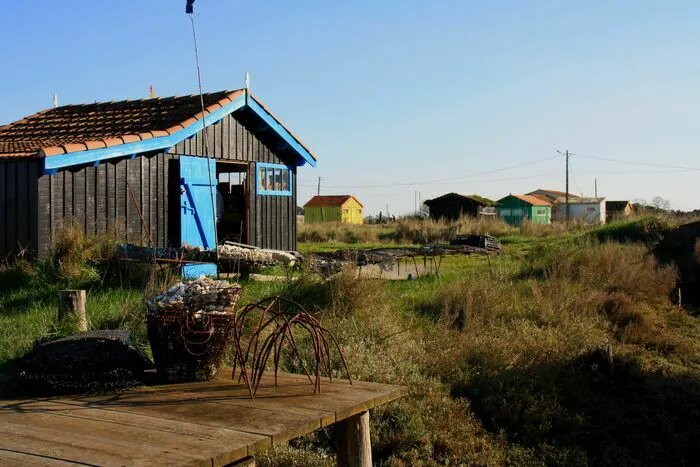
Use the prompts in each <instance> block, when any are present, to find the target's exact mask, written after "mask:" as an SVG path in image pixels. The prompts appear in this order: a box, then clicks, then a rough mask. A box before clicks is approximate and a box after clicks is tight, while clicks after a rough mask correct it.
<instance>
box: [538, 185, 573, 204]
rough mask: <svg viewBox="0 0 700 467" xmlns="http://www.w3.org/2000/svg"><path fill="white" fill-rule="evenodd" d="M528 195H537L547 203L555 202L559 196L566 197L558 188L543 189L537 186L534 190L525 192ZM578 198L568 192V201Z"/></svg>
mask: <svg viewBox="0 0 700 467" xmlns="http://www.w3.org/2000/svg"><path fill="white" fill-rule="evenodd" d="M527 195H528V196H537V197H538V198H540V199H543V200H545V201H547V202H548V203H552V204H554V203H556V202H557V200H558V199H559V198H566V192H565V191H559V190H545V189H544V188H538V189H536V190H535V191H531V192H530V193H527ZM576 198H580V196H576V195H575V194H573V193H569V201H571V200H572V199H576Z"/></svg>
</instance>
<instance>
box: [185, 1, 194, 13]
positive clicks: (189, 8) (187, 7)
mask: <svg viewBox="0 0 700 467" xmlns="http://www.w3.org/2000/svg"><path fill="white" fill-rule="evenodd" d="M185 13H187V14H188V15H191V14H192V13H194V0H187V5H185Z"/></svg>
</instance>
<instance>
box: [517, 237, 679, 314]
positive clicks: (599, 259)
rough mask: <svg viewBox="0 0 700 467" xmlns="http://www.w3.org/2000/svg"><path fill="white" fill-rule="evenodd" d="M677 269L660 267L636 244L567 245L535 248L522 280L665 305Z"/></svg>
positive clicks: (585, 243) (644, 249)
mask: <svg viewBox="0 0 700 467" xmlns="http://www.w3.org/2000/svg"><path fill="white" fill-rule="evenodd" d="M676 276H677V273H676V269H675V267H672V266H661V265H659V264H658V262H657V260H656V258H655V257H654V256H653V255H651V254H650V253H649V252H648V250H647V249H646V248H645V247H644V246H642V245H639V244H633V245H621V244H619V243H614V242H611V243H596V242H584V243H574V242H566V243H564V244H560V245H555V246H551V245H548V246H543V247H538V248H534V249H533V250H532V251H531V252H530V253H529V255H528V258H526V262H525V265H524V266H523V269H522V271H521V277H535V278H546V279H548V280H558V279H565V280H568V281H570V282H578V283H581V284H584V285H585V286H586V287H588V288H590V289H592V290H600V291H604V292H616V291H617V292H623V293H625V294H627V295H629V296H630V297H632V298H634V299H644V300H647V301H649V302H655V303H665V302H666V301H667V300H668V297H669V294H670V293H671V291H672V290H673V288H674V287H675V285H676Z"/></svg>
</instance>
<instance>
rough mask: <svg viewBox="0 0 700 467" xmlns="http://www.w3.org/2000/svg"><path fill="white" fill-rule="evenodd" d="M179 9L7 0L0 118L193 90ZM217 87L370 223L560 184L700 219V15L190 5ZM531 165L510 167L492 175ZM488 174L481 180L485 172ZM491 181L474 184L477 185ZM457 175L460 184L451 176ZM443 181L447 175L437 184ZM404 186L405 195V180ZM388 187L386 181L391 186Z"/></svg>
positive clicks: (533, 6)
mask: <svg viewBox="0 0 700 467" xmlns="http://www.w3.org/2000/svg"><path fill="white" fill-rule="evenodd" d="M184 3H185V1H184V0H182V1H180V0H174V1H173V0H169V1H163V0H139V1H136V0H134V1H110V2H103V1H99V2H98V1H94V0H93V1H86V0H82V1H77V0H76V1H62V2H57V1H48V0H45V1H39V0H37V1H26V2H18V1H17V2H9V1H8V2H3V5H2V15H3V21H2V23H3V27H2V28H0V41H1V42H2V44H3V47H2V48H0V102H1V105H0V124H2V123H8V122H10V121H13V120H16V119H18V118H21V117H22V116H24V115H28V114H31V113H33V112H36V111H38V110H40V109H43V108H46V107H49V106H50V105H51V101H52V96H53V94H54V93H58V95H59V100H60V103H61V104H68V103H82V102H91V101H101V100H118V99H126V98H141V97H147V96H148V86H149V84H153V86H154V88H155V91H156V93H157V94H158V95H159V96H167V95H177V94H180V95H181V94H192V93H195V92H196V89H197V86H196V74H195V69H194V56H193V48H192V38H191V32H190V24H189V19H188V18H187V16H186V15H185V14H184ZM195 10H196V12H197V14H198V17H197V27H198V35H199V46H200V55H201V63H202V72H203V81H204V87H205V90H206V91H215V90H220V89H233V88H238V87H242V86H243V77H244V74H245V72H246V71H250V73H251V87H252V89H253V92H255V93H256V94H257V95H258V96H259V97H260V98H261V99H262V100H263V101H264V102H265V103H266V104H267V105H268V106H269V107H270V108H271V109H272V110H273V111H274V112H275V113H276V114H277V115H279V116H280V117H281V118H282V120H283V121H284V122H285V123H286V124H287V125H288V126H289V127H290V128H291V129H292V130H293V131H294V132H295V133H296V134H298V135H299V136H300V137H301V138H302V140H304V142H305V143H306V144H307V145H309V146H310V147H311V148H312V150H313V151H314V152H315V153H316V154H317V156H318V157H319V165H318V167H317V168H315V169H313V168H309V167H308V166H307V167H304V168H302V169H301V170H300V175H299V183H300V187H299V203H300V204H303V203H304V202H305V201H306V200H307V199H308V198H309V197H310V196H311V195H312V194H314V193H315V191H316V179H317V177H318V176H321V177H322V184H321V191H322V193H323V194H341V193H353V194H355V195H357V196H358V197H359V198H360V200H362V201H363V202H364V203H365V205H366V212H367V213H368V214H376V213H377V212H378V211H379V210H385V209H386V205H387V204H388V205H389V210H390V211H391V212H392V213H396V214H400V213H404V212H409V211H412V210H413V208H414V199H415V192H416V190H417V191H419V192H420V193H421V197H422V199H427V198H430V197H433V196H437V195H440V194H442V193H445V192H448V191H457V192H461V193H478V194H481V195H483V196H487V197H490V198H494V199H497V198H500V197H502V196H504V195H507V194H508V193H510V192H512V193H523V192H527V191H531V190H534V189H536V188H538V187H549V188H554V189H563V188H564V161H563V160H562V159H561V158H555V159H550V160H546V161H543V162H539V163H535V164H528V163H529V162H531V161H537V160H541V159H543V158H547V157H552V156H555V155H556V152H555V150H556V149H561V150H564V149H569V150H571V151H572V152H574V153H577V154H581V155H590V156H596V157H603V158H613V159H622V160H628V161H634V162H638V163H652V164H661V165H667V166H679V167H686V169H682V170H676V169H671V168H665V167H655V166H650V165H634V164H624V163H618V162H610V161H604V160H600V159H591V158H585V157H583V156H574V157H573V158H572V169H573V176H572V178H571V191H572V192H574V193H581V192H582V193H583V194H585V195H592V194H593V185H594V179H595V178H596V177H597V179H598V187H599V194H600V195H601V196H606V197H608V198H609V199H625V198H644V199H647V200H650V199H651V198H652V197H654V196H662V197H664V198H666V199H669V200H670V201H671V203H672V206H673V207H674V208H682V209H691V208H698V207H700V199H699V198H700V183H698V178H699V176H700V170H690V169H692V168H700V26H699V25H700V2H697V1H696V0H690V1H673V2H662V1H640V0H629V1H602V0H600V1H564V0H557V1H554V0H552V1H493V2H490V1H489V2H486V1H466V0H456V1H430V2H425V1H412V0H401V1H399V0H394V1H381V2H378V1H366V0H355V1H352V2H335V1H327V0H318V1H307V0H300V1H295V2H289V1H281V0H275V1H272V0H259V1H246V2H243V1H239V0H218V1H214V0H197V1H196V2H195ZM514 165H520V166H519V167H517V168H512V169H508V170H501V171H496V170H498V169H502V168H506V167H511V166H514ZM484 172H490V173H484ZM478 174H481V175H478ZM445 179H451V180H445ZM443 180H444V181H443ZM396 184H400V185H396ZM392 185H394V186H392Z"/></svg>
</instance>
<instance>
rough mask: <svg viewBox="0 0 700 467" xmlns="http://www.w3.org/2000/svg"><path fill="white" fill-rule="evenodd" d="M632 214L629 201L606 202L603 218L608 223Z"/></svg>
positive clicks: (632, 210)
mask: <svg viewBox="0 0 700 467" xmlns="http://www.w3.org/2000/svg"><path fill="white" fill-rule="evenodd" d="M633 212H634V209H633V208H632V203H631V202H630V201H606V202H605V217H606V220H607V221H608V222H610V221H613V220H615V219H624V218H626V217H629V216H631V215H632V213H633Z"/></svg>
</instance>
